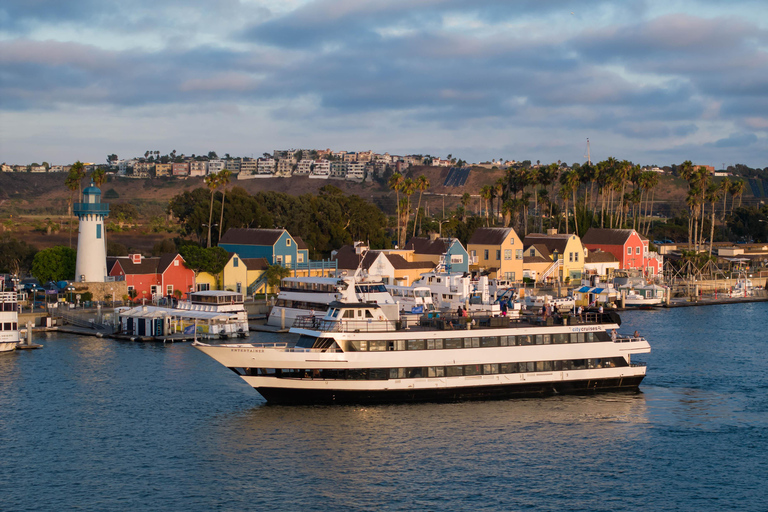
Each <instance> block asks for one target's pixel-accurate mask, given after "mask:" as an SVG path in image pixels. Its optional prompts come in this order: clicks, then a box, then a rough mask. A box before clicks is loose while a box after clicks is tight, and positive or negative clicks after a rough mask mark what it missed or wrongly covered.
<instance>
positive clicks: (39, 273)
mask: <svg viewBox="0 0 768 512" xmlns="http://www.w3.org/2000/svg"><path fill="white" fill-rule="evenodd" d="M76 262H77V252H76V251H75V250H74V249H70V248H69V247H64V246H63V245H58V246H56V247H51V248H50V249H43V250H42V251H40V252H38V253H37V254H35V258H34V259H33V260H32V275H33V276H35V277H36V278H37V280H38V281H40V282H41V283H46V282H48V281H63V280H65V279H67V280H70V279H74V278H75V264H76Z"/></svg>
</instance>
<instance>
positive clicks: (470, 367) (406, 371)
mask: <svg viewBox="0 0 768 512" xmlns="http://www.w3.org/2000/svg"><path fill="white" fill-rule="evenodd" d="M620 366H628V365H627V361H626V360H625V359H624V358H623V357H608V358H601V359H573V360H565V361H526V362H522V363H491V364H465V365H454V366H428V367H416V368H360V369H352V370H341V369H326V370H306V369H285V368H283V369H280V368H277V369H275V368H235V371H236V372H237V373H238V374H239V375H247V376H252V377H256V376H260V377H277V378H282V379H329V380H389V379H422V378H430V377H435V378H439V377H465V376H474V375H499V374H507V373H533V372H552V371H555V372H560V371H572V370H591V369H595V368H615V367H620Z"/></svg>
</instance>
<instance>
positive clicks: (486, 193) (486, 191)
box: [480, 185, 491, 227]
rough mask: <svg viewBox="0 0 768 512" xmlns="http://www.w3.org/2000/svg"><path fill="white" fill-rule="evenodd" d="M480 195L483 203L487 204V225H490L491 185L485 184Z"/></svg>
mask: <svg viewBox="0 0 768 512" xmlns="http://www.w3.org/2000/svg"><path fill="white" fill-rule="evenodd" d="M480 197H481V198H482V199H483V204H484V205H485V227H490V224H489V222H488V201H490V200H491V186H490V185H483V188H482V189H480Z"/></svg>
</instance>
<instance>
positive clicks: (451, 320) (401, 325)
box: [293, 312, 637, 342]
mask: <svg viewBox="0 0 768 512" xmlns="http://www.w3.org/2000/svg"><path fill="white" fill-rule="evenodd" d="M616 323H618V318H617V317H616V314H615V313H598V312H586V313H583V314H582V315H574V316H564V317H559V316H555V317H553V316H539V315H535V314H526V315H521V316H519V317H514V318H513V317H509V316H507V317H504V316H490V315H487V314H485V315H471V316H466V317H460V316H458V315H456V314H443V313H439V314H428V315H424V316H421V317H418V318H416V319H413V318H411V317H407V316H406V317H402V318H401V319H400V320H398V321H392V320H373V319H367V320H366V319H361V320H354V319H351V320H346V319H341V320H327V319H325V318H324V317H318V316H311V315H302V316H298V317H296V319H295V320H294V322H293V327H295V328H298V329H309V330H313V331H322V332H391V331H401V330H461V329H468V330H472V329H499V328H508V327H518V328H525V327H547V326H560V325H567V326H573V327H574V329H576V328H578V326H587V325H602V324H616ZM616 341H617V342H627V341H637V340H636V339H633V338H626V337H622V338H617V339H616Z"/></svg>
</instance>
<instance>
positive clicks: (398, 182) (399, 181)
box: [388, 172, 405, 247]
mask: <svg viewBox="0 0 768 512" xmlns="http://www.w3.org/2000/svg"><path fill="white" fill-rule="evenodd" d="M403 181H405V178H403V175H402V174H400V173H399V172H396V173H393V174H392V176H390V177H389V182H388V185H389V189H390V190H394V191H395V194H396V203H395V204H396V205H397V211H396V212H395V215H396V217H397V246H398V247H402V244H401V243H400V189H401V188H402V186H403Z"/></svg>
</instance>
